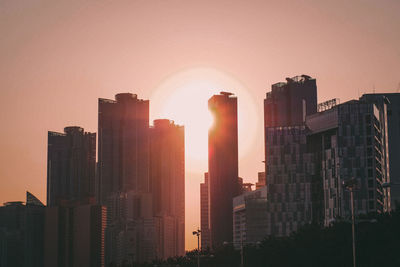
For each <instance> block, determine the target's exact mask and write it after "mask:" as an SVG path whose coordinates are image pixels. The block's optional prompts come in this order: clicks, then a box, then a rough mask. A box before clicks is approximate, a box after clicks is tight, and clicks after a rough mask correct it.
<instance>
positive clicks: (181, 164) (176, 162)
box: [150, 119, 185, 259]
mask: <svg viewBox="0 0 400 267" xmlns="http://www.w3.org/2000/svg"><path fill="white" fill-rule="evenodd" d="M150 133H151V134H150V190H151V193H152V196H153V212H154V216H156V217H157V218H159V220H161V223H160V226H162V227H161V228H160V230H161V232H160V234H159V236H158V237H160V240H159V242H158V243H159V248H158V252H159V255H158V258H163V259H166V258H168V257H173V256H177V255H179V256H183V255H184V254H185V137H184V136H185V135H184V128H183V126H179V125H176V124H174V122H173V121H170V120H166V119H160V120H155V121H154V126H153V127H152V128H151V129H150Z"/></svg>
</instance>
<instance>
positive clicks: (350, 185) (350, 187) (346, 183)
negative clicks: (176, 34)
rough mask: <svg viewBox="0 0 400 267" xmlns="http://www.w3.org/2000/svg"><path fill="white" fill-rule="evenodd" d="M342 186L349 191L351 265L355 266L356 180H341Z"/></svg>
mask: <svg viewBox="0 0 400 267" xmlns="http://www.w3.org/2000/svg"><path fill="white" fill-rule="evenodd" d="M343 186H344V187H345V188H346V189H347V190H349V191H350V201H351V232H352V237H353V267H356V231H355V216H354V190H355V189H356V187H357V180H356V179H354V178H353V179H350V180H348V181H344V182H343Z"/></svg>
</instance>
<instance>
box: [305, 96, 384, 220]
mask: <svg viewBox="0 0 400 267" xmlns="http://www.w3.org/2000/svg"><path fill="white" fill-rule="evenodd" d="M386 111H387V103H386V102H381V103H379V104H378V103H377V102H375V101H370V99H368V97H364V96H363V97H361V98H360V100H351V101H348V102H345V103H342V104H339V105H336V106H332V107H331V108H330V109H327V110H325V111H322V112H319V113H317V114H314V115H311V116H309V117H307V120H306V125H307V127H308V129H309V131H310V132H309V133H308V143H309V148H310V149H309V150H310V151H311V152H313V153H314V162H315V171H316V174H317V175H319V176H320V178H321V182H322V184H323V192H324V212H323V215H324V222H325V224H329V223H330V222H331V221H332V220H335V219H338V218H347V217H349V216H350V215H351V203H350V194H349V192H348V191H347V190H346V189H345V188H344V187H343V183H344V182H346V181H348V180H350V179H355V180H356V181H357V184H356V186H357V190H356V191H355V193H354V198H355V211H356V214H367V213H370V212H377V213H383V212H385V211H389V210H390V196H389V195H388V194H387V191H386V190H385V189H384V188H383V187H382V184H383V183H386V182H388V181H390V174H389V157H388V156H389V153H388V138H387V137H388V125H387V112H386Z"/></svg>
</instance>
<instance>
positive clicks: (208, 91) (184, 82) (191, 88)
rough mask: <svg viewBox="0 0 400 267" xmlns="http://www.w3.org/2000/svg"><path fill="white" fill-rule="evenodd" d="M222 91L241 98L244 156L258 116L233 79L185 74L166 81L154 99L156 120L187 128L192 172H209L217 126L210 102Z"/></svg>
mask: <svg viewBox="0 0 400 267" xmlns="http://www.w3.org/2000/svg"><path fill="white" fill-rule="evenodd" d="M220 91H230V92H232V93H234V94H235V95H236V96H237V97H238V113H239V114H238V125H239V126H238V127H239V155H240V154H241V151H242V152H243V148H247V147H250V144H251V143H252V142H253V141H252V140H253V139H254V138H253V137H254V134H255V132H256V126H255V124H254V122H255V119H256V115H255V114H256V112H255V110H254V104H253V103H252V100H251V98H250V97H249V95H248V94H247V93H246V90H245V88H244V86H243V85H241V84H240V83H239V82H237V81H236V80H235V79H233V78H232V77H230V76H229V75H226V74H224V73H222V72H220V71H217V70H214V69H208V68H198V69H191V70H187V71H183V72H180V73H177V74H175V75H172V76H171V77H169V78H168V79H166V80H165V81H164V82H163V83H162V84H160V86H159V87H158V88H157V89H156V90H155V92H154V94H153V95H152V96H151V98H150V100H151V101H150V103H151V104H150V111H151V116H152V119H157V118H165V119H171V120H173V121H174V122H175V123H176V124H180V125H183V126H184V127H185V154H186V166H187V169H188V170H190V171H191V172H205V171H206V170H207V169H208V166H207V162H208V161H207V159H208V129H209V128H210V127H211V126H212V124H213V117H212V115H211V112H210V111H209V110H208V99H210V97H211V96H213V95H214V94H218V93H219V92H220ZM243 104H244V105H243ZM241 106H242V107H241ZM243 130H244V131H245V134H244V136H243V137H244V138H242V139H241V138H240V137H241V135H240V133H241V132H243ZM245 150H246V149H245ZM242 154H243V153H242Z"/></svg>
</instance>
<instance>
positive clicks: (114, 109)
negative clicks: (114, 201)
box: [97, 93, 149, 204]
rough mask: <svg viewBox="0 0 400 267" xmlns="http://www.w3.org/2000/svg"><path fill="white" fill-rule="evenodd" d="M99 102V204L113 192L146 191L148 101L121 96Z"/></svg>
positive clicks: (147, 186) (128, 95) (147, 180)
mask: <svg viewBox="0 0 400 267" xmlns="http://www.w3.org/2000/svg"><path fill="white" fill-rule="evenodd" d="M115 98H116V100H109V99H99V122H98V127H99V129H98V135H99V140H98V161H99V163H98V181H97V183H98V184H97V190H98V198H99V201H100V203H102V204H106V203H107V198H108V197H109V196H110V195H111V194H112V193H113V192H121V191H129V190H134V191H136V192H148V191H149V134H148V131H149V101H148V100H141V99H138V98H137V95H135V94H130V93H121V94H117V95H116V96H115Z"/></svg>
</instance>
